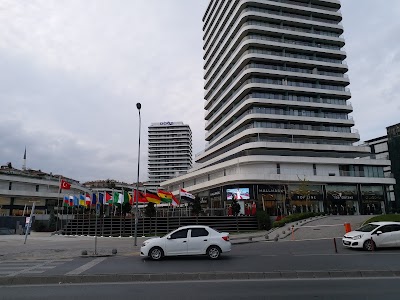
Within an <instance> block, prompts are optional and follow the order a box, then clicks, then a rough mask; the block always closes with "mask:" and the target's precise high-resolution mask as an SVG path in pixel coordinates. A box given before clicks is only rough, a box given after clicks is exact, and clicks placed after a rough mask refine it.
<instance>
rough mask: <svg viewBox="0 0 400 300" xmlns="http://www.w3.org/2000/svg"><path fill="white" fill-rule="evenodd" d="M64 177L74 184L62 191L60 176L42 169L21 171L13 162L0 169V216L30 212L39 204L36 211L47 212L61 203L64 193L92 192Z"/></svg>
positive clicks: (77, 182) (38, 212) (75, 181)
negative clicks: (14, 166)
mask: <svg viewBox="0 0 400 300" xmlns="http://www.w3.org/2000/svg"><path fill="white" fill-rule="evenodd" d="M62 178H63V179H64V180H66V181H68V182H69V183H71V188H70V189H69V190H63V191H62V192H61V193H60V190H59V187H60V175H55V174H51V173H50V174H49V173H45V172H42V171H41V170H31V169H27V170H19V169H15V168H13V167H12V165H11V163H8V164H7V165H4V166H1V168H0V215H2V216H18V215H23V214H24V213H25V214H26V215H27V214H28V212H29V211H30V210H31V208H32V205H33V203H35V207H36V208H35V214H39V215H40V214H47V213H48V212H49V211H51V210H52V209H54V208H56V207H57V200H58V201H59V203H60V205H61V202H62V198H63V196H64V194H65V195H66V194H68V195H69V194H72V195H79V194H82V193H87V192H90V191H89V189H88V188H87V187H85V186H83V185H82V184H80V183H79V181H77V180H74V179H71V178H66V177H64V176H62Z"/></svg>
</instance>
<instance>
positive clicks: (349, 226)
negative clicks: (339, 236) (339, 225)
mask: <svg viewBox="0 0 400 300" xmlns="http://www.w3.org/2000/svg"><path fill="white" fill-rule="evenodd" d="M344 230H345V232H346V233H348V232H350V231H351V224H350V223H344Z"/></svg>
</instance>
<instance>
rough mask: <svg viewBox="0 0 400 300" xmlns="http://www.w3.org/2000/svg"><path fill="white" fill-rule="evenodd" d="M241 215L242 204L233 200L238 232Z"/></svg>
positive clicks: (233, 212)
mask: <svg viewBox="0 0 400 300" xmlns="http://www.w3.org/2000/svg"><path fill="white" fill-rule="evenodd" d="M239 213H240V204H239V203H238V202H237V200H236V199H233V202H232V214H233V215H234V216H235V217H236V230H237V232H239V219H238V216H239Z"/></svg>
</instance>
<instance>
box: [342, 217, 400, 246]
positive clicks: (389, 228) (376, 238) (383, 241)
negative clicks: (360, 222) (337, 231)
mask: <svg viewBox="0 0 400 300" xmlns="http://www.w3.org/2000/svg"><path fill="white" fill-rule="evenodd" d="M342 243H343V246H345V247H349V248H364V249H365V250H368V251H371V250H374V249H375V248H380V247H382V248H383V247H400V222H372V223H369V224H366V225H364V226H362V227H361V228H359V229H357V230H354V231H350V232H348V233H346V234H345V235H344V237H343V239H342Z"/></svg>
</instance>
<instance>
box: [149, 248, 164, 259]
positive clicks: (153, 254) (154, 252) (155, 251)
mask: <svg viewBox="0 0 400 300" xmlns="http://www.w3.org/2000/svg"><path fill="white" fill-rule="evenodd" d="M163 256H164V252H163V250H162V249H161V248H160V247H154V248H151V249H150V251H149V257H150V258H151V259H152V260H160V259H161V258H163Z"/></svg>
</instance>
